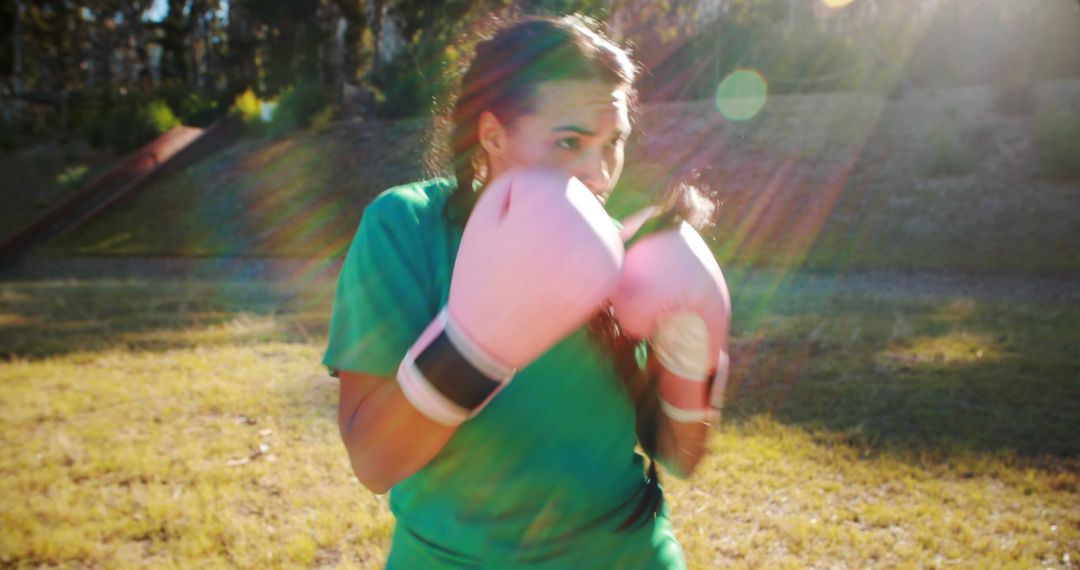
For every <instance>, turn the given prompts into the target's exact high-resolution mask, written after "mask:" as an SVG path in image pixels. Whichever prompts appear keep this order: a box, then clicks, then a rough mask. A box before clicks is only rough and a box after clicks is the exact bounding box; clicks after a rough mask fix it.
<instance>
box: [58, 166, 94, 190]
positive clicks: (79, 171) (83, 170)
mask: <svg viewBox="0 0 1080 570" xmlns="http://www.w3.org/2000/svg"><path fill="white" fill-rule="evenodd" d="M89 173H90V168H89V167H88V166H86V165H85V164H76V165H73V166H68V167H67V168H65V169H64V171H63V172H61V173H60V174H59V176H57V177H56V182H57V183H58V184H60V186H61V187H62V188H64V189H65V190H74V189H76V188H78V187H79V186H82V185H83V183H84V182H86V178H87V174H89Z"/></svg>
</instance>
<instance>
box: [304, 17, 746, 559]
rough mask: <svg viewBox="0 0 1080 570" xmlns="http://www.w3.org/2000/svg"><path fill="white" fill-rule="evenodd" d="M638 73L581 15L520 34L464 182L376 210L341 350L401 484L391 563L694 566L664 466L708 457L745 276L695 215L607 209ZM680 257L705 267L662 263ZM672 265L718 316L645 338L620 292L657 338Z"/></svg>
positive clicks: (494, 77)
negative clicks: (660, 470)
mask: <svg viewBox="0 0 1080 570" xmlns="http://www.w3.org/2000/svg"><path fill="white" fill-rule="evenodd" d="M635 73H636V69H635V66H634V64H633V63H632V62H631V60H630V58H629V57H628V55H627V53H626V52H625V51H623V50H622V49H620V48H619V47H617V46H616V45H614V44H613V43H612V42H610V41H609V40H607V39H605V38H604V37H603V36H601V35H600V34H599V33H598V32H596V31H594V29H593V26H592V24H591V22H589V21H587V20H585V19H583V18H579V17H565V18H560V19H549V18H532V19H527V20H523V21H520V22H517V23H514V24H512V25H508V26H505V27H503V28H502V29H501V30H500V31H498V32H497V33H495V34H494V35H493V36H492V37H490V38H489V39H487V40H486V41H483V42H481V43H480V44H478V45H477V47H476V53H475V56H474V58H473V60H472V63H471V65H470V67H469V69H468V71H467V72H466V73H465V74H464V77H463V79H462V81H461V85H460V88H459V93H458V95H457V99H456V102H455V105H454V108H453V113H452V121H453V128H452V133H451V135H450V141H449V147H450V148H449V149H450V152H451V154H452V157H451V162H452V166H453V170H454V173H455V177H454V179H453V180H448V179H433V180H428V181H423V182H417V183H414V184H410V185H406V186H401V187H398V188H393V189H391V190H388V191H386V192H384V193H383V194H381V195H380V196H379V197H378V198H377V199H376V200H374V201H373V202H372V203H371V204H370V205H369V206H368V207H367V209H366V210H365V212H364V215H363V218H362V220H361V223H360V227H359V229H358V231H357V235H356V238H355V240H354V242H353V244H352V247H351V248H350V250H349V253H348V256H347V257H346V260H345V263H344V265H343V267H342V270H341V275H340V279H339V283H338V289H337V294H336V297H335V302H334V309H333V315H332V321H331V327H330V335H329V346H328V348H327V351H326V355H325V358H324V363H325V364H326V365H327V366H328V367H329V368H330V369H331V370H334V371H337V372H338V373H339V378H340V390H341V392H340V405H339V423H340V428H341V436H342V439H343V440H344V443H345V446H346V448H347V450H348V453H349V457H350V459H351V463H352V468H353V471H354V472H355V474H356V476H357V477H358V478H359V480H360V481H361V483H363V484H364V485H365V486H366V487H367V488H368V489H370V490H371V491H373V492H375V493H384V492H387V491H391V494H390V507H391V510H392V511H393V513H394V515H395V517H396V519H397V525H396V528H395V532H394V537H393V543H392V547H391V551H390V555H389V559H388V560H387V567H388V568H405V569H412V568H425V569H427V568H460V567H491V568H683V567H684V566H685V564H684V561H683V554H682V551H681V548H680V546H679V543H678V542H677V541H676V539H675V537H674V534H673V532H672V528H671V524H670V522H669V520H668V516H667V510H666V507H665V506H664V504H663V501H662V496H661V490H660V488H659V485H658V484H657V479H656V468H655V466H654V464H653V460H654V459H655V460H659V461H662V462H663V463H664V464H665V466H666V467H667V468H668V470H669V471H671V472H673V473H674V474H676V475H677V476H682V477H685V476H688V475H689V474H690V473H691V472H692V471H693V470H694V467H695V466H696V465H697V464H698V462H699V461H700V460H701V458H702V456H703V455H704V453H705V440H706V435H707V430H708V423H707V421H706V415H705V414H704V412H703V411H702V405H701V401H702V400H703V398H704V399H707V397H708V396H707V392H708V389H707V387H706V388H702V387H704V386H706V385H705V384H704V383H702V382H700V380H701V378H703V377H704V376H705V375H708V376H709V377H710V378H711V377H713V376H716V377H718V378H719V377H721V376H722V372H723V366H724V362H721V361H718V359H717V358H715V357H713V356H710V355H716V354H720V355H721V356H722V354H723V353H722V350H721V349H722V348H723V347H724V345H725V344H726V335H727V329H726V326H727V313H726V311H727V307H728V306H727V304H726V303H727V292H726V289H724V287H723V281H722V277H720V276H719V268H717V267H715V261H712V258H711V255H708V254H707V253H702V248H703V245H702V244H699V243H698V242H699V241H700V238H695V237H694V236H696V234H692V230H686V231H680V232H667V233H668V234H670V235H671V236H677V235H682V236H683V237H684V238H686V239H682V240H681V241H679V242H678V243H677V244H675V245H671V244H670V243H669V244H667V245H665V244H663V243H660V241H662V240H660V241H656V243H655V244H654V245H655V247H652V246H646V244H645V243H644V238H643V241H642V242H641V245H642V247H641V248H640V249H634V248H633V247H632V246H631V245H629V244H628V245H627V246H626V247H627V249H626V250H625V252H624V249H623V243H622V239H621V238H622V237H626V236H621V237H620V236H619V234H618V229H617V226H616V224H615V223H614V222H613V221H611V220H610V218H608V217H607V216H606V214H604V213H603V210H602V207H600V204H602V203H603V201H604V199H606V197H607V196H608V194H609V193H610V192H611V190H612V188H613V187H614V185H615V183H616V181H617V180H618V178H619V175H620V173H621V171H622V167H623V152H624V145H625V142H626V138H627V136H628V135H629V133H630V127H631V121H630V117H631V113H632V112H633V106H634V100H635V92H634V88H633V82H634V77H635ZM570 177H572V178H570ZM582 196H586V197H587V198H586V199H582ZM682 203H683V204H684V205H686V204H690V202H688V201H686V200H684V201H683V202H682ZM691 205H692V204H691ZM597 212H599V214H598V213H597ZM669 217H670V216H669ZM485 224H486V225H485ZM691 234H692V235H691ZM686 236H689V237H686ZM672 239H673V240H676V239H681V238H677V237H672ZM694 239H697V240H698V241H694ZM669 241H670V240H669ZM672 243H674V242H672ZM657 244H658V245H657ZM687 244H689V246H688V245H687ZM699 246H701V247H699ZM650 247H651V249H650ZM664 247H673V248H675V249H673V250H664V249H663V248H664ZM679 248H681V249H679ZM675 250H677V251H676V252H675V253H672V251H675ZM680 256H682V257H681V258H680ZM706 257H707V259H705V258H706ZM679 259H683V261H684V262H687V263H689V264H690V265H693V266H694V267H693V268H692V269H691V270H684V269H675V270H671V269H663V268H660V270H659V271H652V270H651V269H649V268H650V267H653V266H656V267H659V266H660V265H663V264H664V263H669V262H678V261H677V260H679ZM664 260H668V261H664ZM671 260H676V261H671ZM687 260H689V261H687ZM699 261H700V263H699ZM632 264H634V265H636V267H638V268H640V271H637V272H636V273H635V272H634V271H629V270H628V268H629V267H630V266H631V265H632ZM672 271H677V272H678V271H684V272H685V271H690V272H693V271H696V272H697V273H694V277H692V278H689V279H687V278H684V279H681V281H683V282H685V281H687V280H689V281H694V279H697V281H696V282H697V283H699V284H702V287H698V291H697V293H695V294H696V295H697V297H695V299H699V301H700V300H701V299H704V301H702V302H698V301H690V302H689V304H690V305H693V306H692V307H689V310H690V312H691V313H693V312H697V313H702V314H704V313H710V312H711V314H709V315H705V321H708V322H709V325H708V327H707V328H708V331H707V333H708V334H706V331H705V328H703V327H702V326H701V321H702V319H701V318H696V317H693V315H691V317H692V318H691V320H692V321H693V320H695V318H696V322H697V325H695V324H693V323H691V325H689V326H683V325H682V324H681V323H682V322H683V321H679V322H680V324H679V325H678V326H674V325H673V326H669V327H667V329H664V330H669V331H676V332H677V333H678V334H666V335H659V336H663V337H664V338H663V339H660V340H655V339H651V340H650V342H652V343H653V344H654V345H656V346H657V347H666V348H663V349H658V350H654V351H648V350H646V348H645V346H646V345H645V344H644V343H639V342H638V341H637V340H632V339H631V338H630V336H628V335H627V334H624V330H626V328H627V327H626V326H625V323H622V325H620V323H619V321H618V320H616V317H617V316H618V314H613V313H614V311H613V310H612V304H614V305H616V306H618V305H619V303H620V302H621V303H622V305H623V306H624V307H627V308H626V309H615V310H616V311H617V310H622V311H623V312H624V313H625V314H626V315H628V317H627V318H628V319H630V320H631V321H634V319H636V321H634V322H635V323H636V324H632V326H633V327H636V328H638V329H640V330H641V332H640V334H637V335H635V338H642V337H645V336H647V335H648V334H649V332H648V331H649V330H651V329H652V328H653V326H652V325H651V324H642V323H652V322H653V321H655V319H654V318H653V317H650V316H649V314H656V313H657V312H658V311H659V309H656V308H650V307H651V306H656V307H659V306H661V305H663V306H664V307H668V306H670V305H672V304H674V305H679V304H680V303H681V304H683V305H685V304H687V301H686V300H685V299H682V298H680V299H682V300H674V301H671V302H668V301H669V300H670V299H668V298H667V297H664V295H667V296H668V297H672V298H673V296H672V295H671V294H670V293H669V291H668V290H669V289H671V288H672V287H674V285H673V284H671V281H672V276H671V272H672ZM665 272H666V273H667V275H664V273H665ZM634 274H637V275H639V276H640V279H642V280H643V281H642V282H641V283H636V284H634V285H633V286H626V279H629V278H630V277H627V275H634ZM661 279H665V280H666V281H660V280H661ZM650 280H651V281H650ZM679 286H680V287H682V289H680V291H681V293H679V295H683V297H686V292H685V286H684V283H680V284H679ZM643 291H644V292H648V294H647V295H646V294H645V293H642V292H643ZM643 295H645V296H650V297H649V299H645V298H643ZM676 296H677V295H676ZM657 299H659V300H657ZM666 299H667V300H666ZM609 300H611V302H609ZM695 302H697V305H694V303H695ZM665 303H666V304H665ZM650 304H651V305H650ZM642 307H644V308H645V310H644V312H642V311H639V310H638V309H639V308H642ZM701 307H705V308H704V309H702V308H701ZM642 315H644V316H642ZM650 319H652V320H650ZM675 320H677V319H675ZM627 322H630V321H627ZM669 322H674V320H672V319H669ZM661 328H663V327H661ZM702 338H707V339H708V340H707V341H704V342H702V341H701V339H702ZM695 339H696V340H695ZM657 343H659V344H657ZM687 347H690V348H687ZM652 352H656V353H657V356H653V355H651V354H650V353H652ZM647 354H649V355H648V356H646V355H647ZM665 355H667V356H668V358H667V359H665V358H664V357H665ZM701 355H705V356H704V358H702V356H701ZM658 359H659V361H660V364H658V363H657V362H658ZM687 363H690V364H687ZM680 367H681V368H680ZM670 370H676V371H681V372H680V374H681V376H680V375H678V374H675V375H673V374H672V373H671V372H670ZM686 370H690V371H689V372H687V371H686ZM683 377H693V378H691V380H690V381H686V380H685V378H683ZM680 378H683V379H682V380H680ZM511 379H512V380H513V381H512V383H511V382H510V380H511ZM680 382H682V384H680ZM680 386H682V387H681V388H680ZM686 386H689V388H686ZM680 390H681V394H682V395H680ZM665 394H668V395H669V396H670V397H664V396H665ZM703 394H705V395H703ZM671 395H673V396H671ZM672 403H674V404H675V405H672ZM687 409H689V410H690V411H689V412H687V411H686V410H687ZM704 409H706V410H707V402H706V403H705V408H704ZM639 442H640V444H641V447H642V448H643V449H644V450H645V451H646V453H647V454H649V455H650V456H651V457H650V461H649V469H648V472H647V474H646V473H645V471H646V470H645V469H644V458H643V457H641V455H639V454H638V453H636V452H635V445H636V444H637V443H639ZM345 516H347V513H346V514H345Z"/></svg>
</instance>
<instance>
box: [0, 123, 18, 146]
mask: <svg viewBox="0 0 1080 570" xmlns="http://www.w3.org/2000/svg"><path fill="white" fill-rule="evenodd" d="M18 146H19V133H18V130H17V129H16V128H15V125H12V124H10V123H8V122H7V121H5V120H2V119H0V149H3V150H5V151H7V152H11V151H13V150H15V149H16V148H18Z"/></svg>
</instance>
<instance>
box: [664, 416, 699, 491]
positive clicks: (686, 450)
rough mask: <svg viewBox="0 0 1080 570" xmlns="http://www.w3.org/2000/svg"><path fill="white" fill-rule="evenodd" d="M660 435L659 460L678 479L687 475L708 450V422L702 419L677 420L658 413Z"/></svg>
mask: <svg viewBox="0 0 1080 570" xmlns="http://www.w3.org/2000/svg"><path fill="white" fill-rule="evenodd" d="M660 418H661V419H660V437H659V439H658V441H657V445H658V449H657V453H658V454H659V455H660V462H661V463H662V464H663V465H664V467H665V468H667V470H668V471H669V472H671V473H672V474H673V475H675V476H676V477H678V478H680V479H685V478H687V477H689V476H690V475H691V474H692V473H693V472H694V469H696V468H697V465H698V463H700V462H701V460H702V459H703V458H704V457H705V454H706V453H707V452H708V440H709V424H708V423H706V422H703V421H695V422H679V421H676V420H674V419H672V418H670V417H668V416H667V415H666V414H663V413H661V414H660Z"/></svg>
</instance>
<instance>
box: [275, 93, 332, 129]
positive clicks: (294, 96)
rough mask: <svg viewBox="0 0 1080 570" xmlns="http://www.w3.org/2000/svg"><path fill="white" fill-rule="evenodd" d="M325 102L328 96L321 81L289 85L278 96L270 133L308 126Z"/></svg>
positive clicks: (325, 104)
mask: <svg viewBox="0 0 1080 570" xmlns="http://www.w3.org/2000/svg"><path fill="white" fill-rule="evenodd" d="M327 103H329V97H328V96H327V93H326V89H325V88H324V87H323V86H322V84H321V83H317V82H314V81H303V82H300V83H297V84H296V85H293V86H292V87H289V88H288V89H286V90H285V91H284V92H282V93H281V96H280V97H279V98H278V104H277V108H275V109H274V115H273V117H272V118H271V119H270V134H271V135H274V136H279V135H283V134H285V133H288V132H289V131H293V130H295V129H299V128H304V127H308V126H310V125H311V119H312V118H313V117H314V116H315V115H316V114H317V113H319V112H320V111H322V110H323V109H324V108H325V107H326V106H327Z"/></svg>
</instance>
